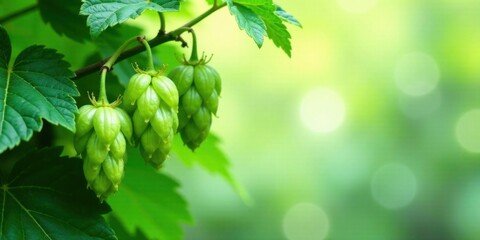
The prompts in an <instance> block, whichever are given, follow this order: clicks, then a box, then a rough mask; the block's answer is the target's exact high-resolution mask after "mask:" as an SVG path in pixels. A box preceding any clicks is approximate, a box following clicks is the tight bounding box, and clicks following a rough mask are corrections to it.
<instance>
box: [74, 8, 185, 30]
mask: <svg viewBox="0 0 480 240" xmlns="http://www.w3.org/2000/svg"><path fill="white" fill-rule="evenodd" d="M179 7H180V1H179V0H152V1H144V0H121V1H114V0H85V1H84V2H83V4H82V7H81V8H80V14H82V15H88V18H87V25H88V26H90V34H91V35H92V37H94V38H95V37H98V35H100V33H102V32H103V31H104V30H105V29H107V27H113V26H115V25H117V24H119V23H122V22H125V21H126V20H128V19H129V18H136V17H138V16H140V14H141V13H142V12H143V11H145V10H146V9H150V10H154V11H158V12H171V11H178V8H179Z"/></svg>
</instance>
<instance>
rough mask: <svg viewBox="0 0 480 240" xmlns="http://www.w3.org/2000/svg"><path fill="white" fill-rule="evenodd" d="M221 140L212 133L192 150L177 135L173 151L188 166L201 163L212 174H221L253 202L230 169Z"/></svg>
mask: <svg viewBox="0 0 480 240" xmlns="http://www.w3.org/2000/svg"><path fill="white" fill-rule="evenodd" d="M219 145H220V140H219V139H218V137H216V136H215V135H214V134H212V133H210V134H209V135H208V137H207V139H206V140H205V141H204V142H203V143H202V145H201V146H200V147H199V148H197V149H195V152H192V151H191V150H190V149H188V148H187V147H185V146H184V144H183V142H182V140H181V138H180V137H178V136H176V137H175V138H174V142H173V149H172V151H173V152H174V153H175V156H177V158H179V159H180V160H181V161H182V162H184V163H185V165H187V166H192V165H194V164H199V165H200V166H202V167H203V168H205V169H206V170H207V171H209V172H210V173H212V174H216V175H220V176H221V177H222V178H223V179H224V180H225V181H227V182H228V183H229V184H230V186H232V188H233V189H234V190H235V191H236V192H237V194H238V195H239V196H240V197H241V198H242V200H243V201H244V202H245V203H246V204H251V203H252V200H251V198H250V196H249V194H248V193H247V191H246V190H245V189H244V187H243V186H242V185H241V184H239V183H238V182H237V181H236V180H235V178H233V176H232V174H231V173H230V171H229V167H230V162H229V161H228V158H227V156H226V155H225V153H224V152H223V151H222V150H221V149H220V147H219Z"/></svg>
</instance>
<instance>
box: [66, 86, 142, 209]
mask: <svg viewBox="0 0 480 240" xmlns="http://www.w3.org/2000/svg"><path fill="white" fill-rule="evenodd" d="M90 101H91V102H92V105H85V106H82V107H81V108H80V109H79V112H78V114H77V116H76V120H75V125H76V129H77V131H76V132H75V135H74V146H75V149H76V151H77V153H79V154H81V156H82V158H83V172H84V175H85V179H86V180H87V184H88V185H87V187H88V188H91V189H92V190H93V191H94V192H95V193H96V195H97V197H98V198H100V200H102V201H103V200H105V199H106V198H108V196H110V195H111V194H112V193H115V192H116V191H117V190H118V186H119V185H120V182H121V181H122V177H123V173H124V162H125V149H126V143H127V141H128V142H131V138H132V132H133V128H132V120H131V119H130V117H129V116H128V114H127V113H126V112H125V111H124V110H122V109H121V108H118V107H117V105H118V104H119V101H118V100H117V101H115V102H113V103H112V104H108V103H105V102H103V101H101V102H97V101H96V100H95V97H93V95H92V97H91V98H90Z"/></svg>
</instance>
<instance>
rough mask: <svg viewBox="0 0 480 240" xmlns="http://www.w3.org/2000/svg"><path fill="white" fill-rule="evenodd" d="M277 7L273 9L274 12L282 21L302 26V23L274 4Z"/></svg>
mask: <svg viewBox="0 0 480 240" xmlns="http://www.w3.org/2000/svg"><path fill="white" fill-rule="evenodd" d="M275 7H277V9H276V10H275V14H276V15H277V16H278V17H280V18H281V19H282V20H283V21H285V22H288V23H290V24H293V25H295V26H297V27H302V24H301V23H300V22H299V21H298V20H297V19H296V18H295V17H294V16H293V15H292V14H290V13H288V12H287V11H285V10H284V9H283V8H282V7H280V5H278V4H275Z"/></svg>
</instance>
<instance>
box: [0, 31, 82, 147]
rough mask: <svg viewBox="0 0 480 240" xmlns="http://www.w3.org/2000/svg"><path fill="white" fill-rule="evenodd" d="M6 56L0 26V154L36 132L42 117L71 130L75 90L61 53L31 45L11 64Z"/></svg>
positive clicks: (4, 35)
mask: <svg viewBox="0 0 480 240" xmlns="http://www.w3.org/2000/svg"><path fill="white" fill-rule="evenodd" d="M10 58H11V45H10V39H9V37H8V34H7V32H6V31H5V29H4V28H3V27H0V153H1V152H3V151H5V149H7V148H12V147H14V146H15V145H17V144H18V143H20V141H21V140H28V139H30V137H31V136H32V134H33V131H40V129H41V128H42V118H43V119H46V120H47V121H49V122H51V123H53V124H55V125H61V126H63V127H65V128H67V129H69V130H71V131H74V130H75V122H74V113H75V112H76V111H77V106H76V105H75V100H74V99H73V96H78V94H79V93H78V91H77V88H76V87H75V84H74V83H73V82H72V81H71V80H70V79H69V78H70V77H72V76H74V74H73V72H71V71H70V70H69V69H68V68H69V66H70V65H69V64H68V63H67V62H65V61H64V60H63V59H62V58H63V55H61V54H59V53H57V52H56V50H54V49H48V48H45V47H44V46H31V47H28V48H26V49H24V50H23V51H22V52H20V54H19V55H18V56H17V58H16V59H15V62H14V63H13V64H9V62H10Z"/></svg>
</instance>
